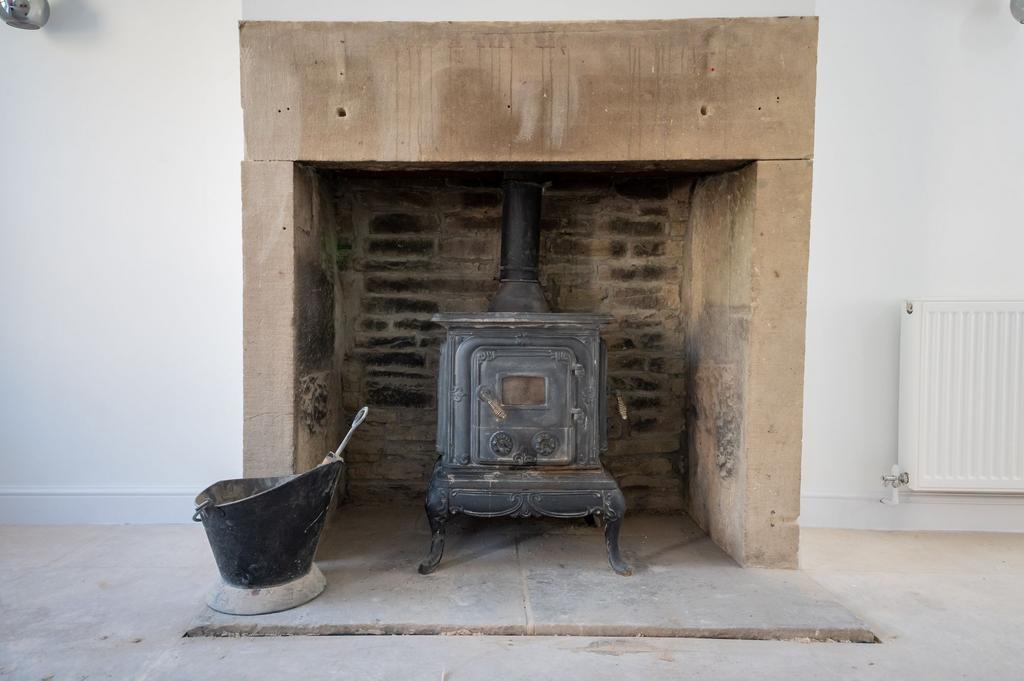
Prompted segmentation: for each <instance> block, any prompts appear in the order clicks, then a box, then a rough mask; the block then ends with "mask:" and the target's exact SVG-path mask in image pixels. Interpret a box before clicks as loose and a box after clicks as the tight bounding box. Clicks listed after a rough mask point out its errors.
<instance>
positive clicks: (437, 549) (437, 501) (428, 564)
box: [419, 489, 448, 575]
mask: <svg viewBox="0 0 1024 681" xmlns="http://www.w3.org/2000/svg"><path fill="white" fill-rule="evenodd" d="M427 521H428V522H429V523H430V553H429V554H428V555H427V557H426V559H424V561H423V562H422V563H420V568H419V572H420V574H421V575H429V574H430V573H431V572H433V571H434V570H436V569H437V566H438V564H439V563H440V562H441V555H442V554H443V553H444V531H445V525H446V524H447V522H448V494H447V491H446V490H438V489H430V490H428V491H427Z"/></svg>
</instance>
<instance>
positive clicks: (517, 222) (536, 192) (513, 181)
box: [489, 175, 550, 312]
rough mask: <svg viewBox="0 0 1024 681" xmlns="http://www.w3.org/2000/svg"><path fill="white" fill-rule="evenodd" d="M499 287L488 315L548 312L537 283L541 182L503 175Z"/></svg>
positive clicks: (538, 282) (542, 293) (542, 189)
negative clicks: (493, 313)
mask: <svg viewBox="0 0 1024 681" xmlns="http://www.w3.org/2000/svg"><path fill="white" fill-rule="evenodd" d="M502 189H503V190H504V194H505V197H504V202H503V204H502V211H501V274H500V276H499V278H500V280H501V284H500V285H499V286H498V292H497V293H496V294H495V296H494V298H493V299H492V300H491V306H490V308H489V310H490V311H491V312H549V311H550V308H548V303H547V301H546V300H545V299H544V292H543V290H542V289H541V287H540V281H539V280H538V261H539V258H540V202H541V196H542V194H543V193H544V183H543V182H540V181H539V180H536V179H530V178H528V177H518V176H513V175H506V176H505V181H504V182H503V183H502Z"/></svg>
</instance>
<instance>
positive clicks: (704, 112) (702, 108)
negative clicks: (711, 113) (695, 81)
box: [700, 104, 708, 116]
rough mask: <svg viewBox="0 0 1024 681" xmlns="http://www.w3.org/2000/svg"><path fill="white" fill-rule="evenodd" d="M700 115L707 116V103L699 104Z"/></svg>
mask: <svg viewBox="0 0 1024 681" xmlns="http://www.w3.org/2000/svg"><path fill="white" fill-rule="evenodd" d="M700 115H701V116H707V115H708V105H707V104H701V105H700Z"/></svg>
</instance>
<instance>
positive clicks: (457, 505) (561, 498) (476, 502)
mask: <svg viewBox="0 0 1024 681" xmlns="http://www.w3.org/2000/svg"><path fill="white" fill-rule="evenodd" d="M449 498H450V500H449V513H451V514H456V513H463V514H465V515H471V516H477V517H482V518H497V517H500V516H512V517H513V518H531V517H532V518H541V517H545V516H546V517H548V518H583V517H585V516H588V515H591V514H594V513H598V514H601V515H602V516H604V517H605V518H609V517H611V516H613V517H618V516H617V515H615V512H614V511H613V510H612V509H611V508H610V507H609V506H608V505H607V502H608V500H607V499H606V498H605V497H604V496H603V495H602V493H601V492H599V491H596V490H593V491H592V490H586V491H584V490H579V491H577V490H567V491H564V492H500V493H492V492H483V491H480V490H466V489H457V490H452V491H451V493H450V497H449Z"/></svg>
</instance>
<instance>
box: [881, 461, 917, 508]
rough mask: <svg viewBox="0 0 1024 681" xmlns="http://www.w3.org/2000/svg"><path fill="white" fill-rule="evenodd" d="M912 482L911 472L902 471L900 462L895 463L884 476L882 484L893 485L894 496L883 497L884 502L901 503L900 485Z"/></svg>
mask: <svg viewBox="0 0 1024 681" xmlns="http://www.w3.org/2000/svg"><path fill="white" fill-rule="evenodd" d="M909 484H910V473H908V472H906V471H901V470H900V466H899V464H894V465H893V467H892V470H890V471H889V473H888V474H886V475H883V476H882V486H883V487H892V496H890V497H889V498H888V499H881V502H882V503H883V504H898V503H900V487H906V486H907V485H909Z"/></svg>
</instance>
